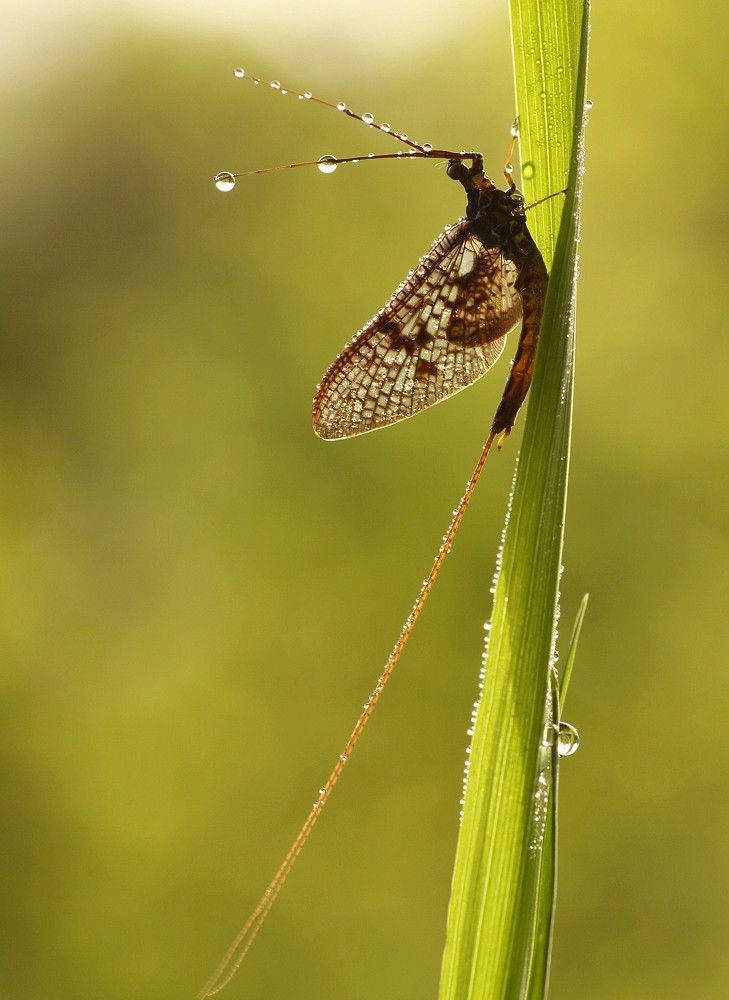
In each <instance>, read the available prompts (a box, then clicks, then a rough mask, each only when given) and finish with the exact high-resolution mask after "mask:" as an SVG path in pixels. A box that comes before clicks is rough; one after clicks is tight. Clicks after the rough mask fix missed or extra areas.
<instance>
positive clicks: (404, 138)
mask: <svg viewBox="0 0 729 1000" xmlns="http://www.w3.org/2000/svg"><path fill="white" fill-rule="evenodd" d="M407 137H408V134H407V132H401V133H400V138H401V139H402V140H403V141H405V140H407Z"/></svg>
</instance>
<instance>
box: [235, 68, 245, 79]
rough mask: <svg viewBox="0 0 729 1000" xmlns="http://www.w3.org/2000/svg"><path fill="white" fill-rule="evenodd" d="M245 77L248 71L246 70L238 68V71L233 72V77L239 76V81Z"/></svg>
mask: <svg viewBox="0 0 729 1000" xmlns="http://www.w3.org/2000/svg"><path fill="white" fill-rule="evenodd" d="M245 75H246V71H245V70H244V69H241V68H240V66H239V67H238V69H234V70H233V76H237V77H238V79H242V78H243V77H244V76H245Z"/></svg>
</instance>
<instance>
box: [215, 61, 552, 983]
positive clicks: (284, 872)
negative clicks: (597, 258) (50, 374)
mask: <svg viewBox="0 0 729 1000" xmlns="http://www.w3.org/2000/svg"><path fill="white" fill-rule="evenodd" d="M235 75H236V76H237V77H240V78H243V79H248V80H250V81H251V82H253V83H256V84H261V83H263V84H264V85H266V86H269V87H271V88H272V89H273V90H278V91H280V92H281V93H289V94H292V95H294V96H296V97H298V98H299V99H300V100H309V101H313V102H315V103H317V104H322V105H324V106H325V107H329V108H332V109H336V110H338V111H341V112H344V113H345V114H346V115H348V116H349V117H351V118H355V119H357V120H358V121H360V122H362V123H363V124H365V125H368V126H369V127H370V128H374V129H377V130H378V131H379V132H381V133H383V134H386V135H390V136H391V137H392V138H394V139H396V140H397V141H399V142H400V143H402V144H404V145H405V146H407V147H408V151H407V152H397V153H384V154H376V155H375V154H370V155H369V156H368V157H335V156H331V155H329V154H327V155H325V156H323V157H321V158H320V159H319V160H318V161H311V162H307V163H290V164H285V165H283V166H279V167H267V168H261V169H257V170H251V171H247V172H245V173H240V174H231V173H228V172H224V173H220V174H218V175H217V177H216V178H215V183H216V185H217V187H218V188H219V189H220V190H222V191H230V190H231V189H232V188H233V187H234V186H235V182H236V178H237V177H244V176H251V175H257V174H262V173H268V172H270V171H276V170H286V169H291V168H294V167H300V166H313V165H315V164H316V165H318V166H319V169H320V170H322V171H323V172H324V173H330V172H332V171H333V170H335V169H336V167H337V166H338V165H339V164H342V163H352V162H357V161H358V160H360V159H368V160H372V159H394V158H403V157H406V158H409V157H413V158H421V159H434V158H436V159H439V160H446V161H447V167H446V173H447V175H448V177H449V178H450V179H451V180H454V181H457V182H458V183H460V184H461V185H462V186H463V188H464V190H465V192H466V214H465V218H462V219H460V220H459V221H458V222H456V223H455V224H454V225H452V226H449V227H447V228H446V229H445V231H444V232H443V233H442V234H441V235H440V236H439V237H438V238H437V239H436V240H435V242H434V243H433V245H432V246H431V248H430V249H429V250H428V252H427V253H426V254H425V255H424V256H423V257H421V258H420V261H419V262H418V264H417V265H416V267H415V268H414V269H413V270H412V271H411V272H410V273H409V274H408V275H407V277H406V278H405V280H404V281H403V282H402V283H401V284H400V285H399V286H398V287H397V288H396V289H395V291H394V292H393V294H392V296H391V297H390V298H389V299H388V301H387V302H386V303H385V305H384V306H383V308H382V309H380V311H379V312H378V313H377V315H376V316H374V317H373V318H372V319H371V320H370V321H369V322H368V323H367V324H365V326H364V327H363V328H362V329H361V330H360V332H359V333H358V334H357V335H356V336H355V337H354V338H353V340H352V341H351V342H350V343H349V344H347V346H346V347H345V348H344V350H343V351H342V353H341V354H340V355H339V357H338V358H336V360H335V361H334V362H333V364H332V365H331V366H330V367H329V369H328V370H327V372H326V373H325V375H324V377H323V378H322V380H321V382H320V384H319V386H318V387H317V391H316V396H315V398H314V404H313V425H314V430H315V431H316V433H317V434H318V435H319V436H320V437H321V438H324V439H327V440H334V439H341V438H348V437H353V436H354V435H357V434H364V433H366V432H368V431H372V430H376V429H378V428H381V427H386V426H388V425H389V424H393V423H395V422H397V421H399V420H403V419H405V418H406V417H410V416H413V415H414V414H416V413H419V412H420V411H421V410H424V409H425V408H426V407H429V406H432V405H433V404H434V403H438V402H440V401H441V400H443V399H446V398H448V397H449V396H452V395H453V394H454V393H456V392H459V391H460V390H461V389H464V388H465V387H466V386H468V385H470V384H471V383H472V382H474V381H475V380H476V379H478V378H480V377H481V375H483V374H485V373H486V372H487V371H488V370H489V368H491V366H492V365H493V364H494V362H495V361H496V360H497V359H498V358H499V356H500V354H501V352H502V351H503V348H504V344H505V342H506V336H507V334H508V333H510V332H511V331H513V330H514V329H515V328H516V327H517V326H519V324H520V323H521V332H520V335H519V341H518V344H517V348H516V353H515V355H514V359H513V361H512V365H511V370H510V372H509V376H508V379H507V382H506V386H505V389H504V392H503V395H502V397H501V401H500V402H499V405H498V407H497V409H496V413H495V415H494V418H493V421H492V423H491V429H490V432H489V435H488V438H487V440H486V443H485V445H484V447H483V450H482V452H481V455H480V456H479V459H478V462H477V464H476V467H475V469H474V472H473V474H472V476H471V478H470V480H469V481H468V483H467V485H466V491H465V493H464V495H463V497H462V498H461V500H460V502H459V504H458V506H457V507H456V509H455V511H454V514H453V519H452V521H451V523H450V526H449V528H448V531H447V532H446V534H445V535H444V537H443V541H442V543H441V546H440V548H439V549H438V552H437V554H436V557H435V560H434V562H433V565H432V567H431V569H430V572H429V574H428V576H427V577H426V579H425V581H424V582H423V585H422V588H421V590H420V593H419V594H418V597H417V599H416V601H415V604H414V605H413V608H412V611H411V612H410V614H409V615H408V617H407V619H406V621H405V624H404V625H403V628H402V631H401V632H400V635H399V637H398V639H397V642H396V643H395V646H394V648H393V650H392V652H391V654H390V656H389V658H388V660H387V663H386V664H385V667H384V669H383V671H382V673H381V675H380V677H379V678H378V681H377V684H376V685H375V688H374V690H373V692H372V694H371V695H370V696H369V699H368V700H367V702H366V704H365V707H364V709H363V711H362V713H361V715H360V717H359V719H358V720H357V723H356V725H355V727H354V729H353V731H352V735H351V736H350V738H349V740H348V742H347V744H346V746H345V747H344V749H343V750H342V752H341V753H340V755H339V757H338V758H337V761H336V763H335V765H334V768H333V770H332V773H331V775H330V776H329V778H328V780H327V782H326V784H325V785H323V786H322V788H321V789H320V790H319V794H318V797H317V799H316V800H315V802H314V804H313V806H312V808H311V811H310V813H309V815H308V817H307V819H306V821H305V822H304V824H303V826H302V827H301V830H300V831H299V833H298V834H297V836H296V838H295V839H294V842H293V844H292V845H291V847H290V848H289V851H288V853H287V854H286V857H285V858H284V860H283V862H282V864H281V866H280V867H279V869H278V871H277V872H276V874H275V875H274V877H273V879H272V880H271V882H270V883H269V885H268V887H267V888H266V890H265V892H264V894H263V896H262V897H261V899H260V900H259V902H258V904H257V905H256V907H255V908H254V910H253V912H252V913H251V915H250V917H249V918H248V920H247V921H246V923H245V925H244V926H243V928H242V929H241V931H240V932H239V934H238V935H237V937H236V938H235V940H234V941H233V942H232V944H231V945H230V947H229V949H228V951H227V952H226V953H225V955H224V956H223V959H222V960H221V962H220V964H219V965H218V967H217V968H216V970H215V971H214V973H213V975H212V976H211V978H210V979H209V980H208V982H207V983H206V984H205V986H204V987H203V989H202V990H201V992H200V993H199V997H200V998H204V997H209V996H212V995H213V994H215V993H217V992H218V991H220V990H221V989H223V987H224V986H225V985H226V984H227V983H228V982H229V981H230V979H231V978H232V977H233V975H234V974H235V972H236V970H237V969H238V967H239V966H240V964H241V962H242V961H243V958H244V957H245V955H246V953H247V951H248V949H249V948H250V946H251V944H252V942H253V940H254V938H255V936H256V934H257V933H258V931H259V929H260V927H261V925H262V923H263V921H264V920H265V919H266V916H267V915H268V912H269V910H270V909H271V907H272V905H273V903H274V901H275V899H276V897H277V896H278V893H279V892H280V890H281V888H282V886H283V884H284V882H285V881H286V878H287V877H288V875H289V872H290V871H291V869H292V867H293V865H294V863H295V861H296V859H297V857H298V856H299V853H300V852H301V849H302V848H303V846H304V844H305V843H306V841H307V839H308V837H309V834H310V833H311V831H312V829H313V827H314V824H315V823H316V821H317V819H318V818H319V816H320V815H321V811H322V808H323V806H324V804H325V802H326V801H327V799H328V796H329V795H330V794H331V791H332V789H333V787H334V785H335V784H336V782H337V780H338V779H339V776H340V774H341V773H342V771H343V770H344V767H345V766H346V763H347V761H348V760H349V758H350V756H351V753H352V751H353V750H354V748H355V746H356V744H357V742H358V741H359V738H360V736H361V735H362V732H363V730H364V728H365V726H366V724H367V722H368V721H369V718H370V716H371V714H372V712H373V711H374V708H375V706H376V704H377V702H378V700H379V698H380V695H381V694H382V691H383V689H384V687H385V685H386V684H387V681H388V680H389V678H390V675H391V673H392V671H393V670H394V668H395V665H396V663H397V661H398V659H399V657H400V654H401V652H402V650H403V648H404V646H405V643H406V642H407V640H408V638H409V636H410V633H411V632H412V629H413V627H414V625H415V622H416V621H417V619H418V616H419V615H420V612H421V610H422V608H423V605H424V604H425V601H426V599H427V597H428V594H429V593H430V590H431V588H432V586H433V583H434V582H435V579H436V577H437V575H438V573H439V571H440V568H441V566H442V564H443V562H444V560H445V557H446V555H447V554H448V552H449V551H450V549H451V546H452V543H453V539H454V538H455V535H456V532H457V531H458V527H459V525H460V523H461V520H462V518H463V515H464V513H465V510H466V507H467V506H468V503H469V501H470V499H471V496H472V494H473V491H474V489H475V487H476V483H477V481H478V478H479V476H480V474H481V471H482V469H483V466H484V463H485V462H486V458H487V456H488V454H489V451H490V450H491V447H492V445H493V444H494V442H495V441H496V442H497V445H498V447H501V445H502V444H503V441H504V440H505V438H506V437H507V436H508V434H509V433H510V431H511V429H512V427H513V425H514V421H515V419H516V415H517V413H518V412H519V409H520V407H521V405H522V403H523V402H524V399H525V397H526V394H527V391H528V389H529V384H530V382H531V378H532V370H533V366H534V357H535V351H536V347H537V340H538V337H539V328H540V324H541V319H542V313H543V310H544V300H545V297H546V292H547V282H548V276H547V269H546V267H545V265H544V261H543V259H542V256H541V254H540V252H539V250H538V248H537V246H536V244H535V242H534V240H533V239H532V236H531V234H530V233H529V230H528V228H527V224H526V217H525V205H524V200H523V198H522V196H521V194H520V193H519V191H518V190H517V188H516V185H515V183H514V181H513V179H512V176H511V174H512V168H511V164H510V160H511V156H512V153H513V149H514V145H515V143H516V139H517V137H518V130H517V126H516V124H515V126H514V127H513V128H512V142H511V146H510V148H509V153H508V156H507V163H506V166H505V167H504V176H505V178H506V188H505V189H501V188H499V187H497V186H496V185H495V184H494V182H493V181H492V180H491V179H490V178H489V177H487V176H486V174H485V173H484V163H483V157H482V155H481V154H480V153H477V152H473V151H471V152H466V151H464V150H462V151H460V152H454V151H451V150H444V149H434V148H433V147H432V146H431V145H430V144H428V143H423V144H421V143H417V142H415V141H414V140H412V139H410V138H408V136H407V135H405V134H404V133H398V132H395V131H394V130H393V129H392V128H391V127H390V125H389V124H387V123H385V122H382V123H380V124H378V123H376V122H375V120H374V116H373V115H371V114H369V113H364V114H361V115H360V114H357V113H355V112H354V111H352V110H350V109H349V108H348V107H347V106H346V105H345V104H343V103H340V104H331V103H330V102H328V101H325V100H323V99H322V98H319V97H315V96H314V95H313V94H311V93H310V92H308V91H306V92H299V91H295V90H291V89H286V88H284V87H282V85H281V84H280V83H279V82H278V81H276V80H273V81H271V82H270V83H267V82H266V81H263V80H261V79H260V78H259V77H252V76H247V75H246V74H245V73H244V71H243V70H241V69H238V70H236V71H235Z"/></svg>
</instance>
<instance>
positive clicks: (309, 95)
mask: <svg viewBox="0 0 729 1000" xmlns="http://www.w3.org/2000/svg"><path fill="white" fill-rule="evenodd" d="M313 96H314V95H313V94H312V92H311V91H310V90H305V91H304V93H303V94H302V97H303V98H304V100H306V101H310V100H311V99H312V97H313Z"/></svg>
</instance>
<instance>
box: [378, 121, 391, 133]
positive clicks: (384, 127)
mask: <svg viewBox="0 0 729 1000" xmlns="http://www.w3.org/2000/svg"><path fill="white" fill-rule="evenodd" d="M389 131H390V125H389V123H388V122H383V123H382V124H381V125H380V132H389Z"/></svg>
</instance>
